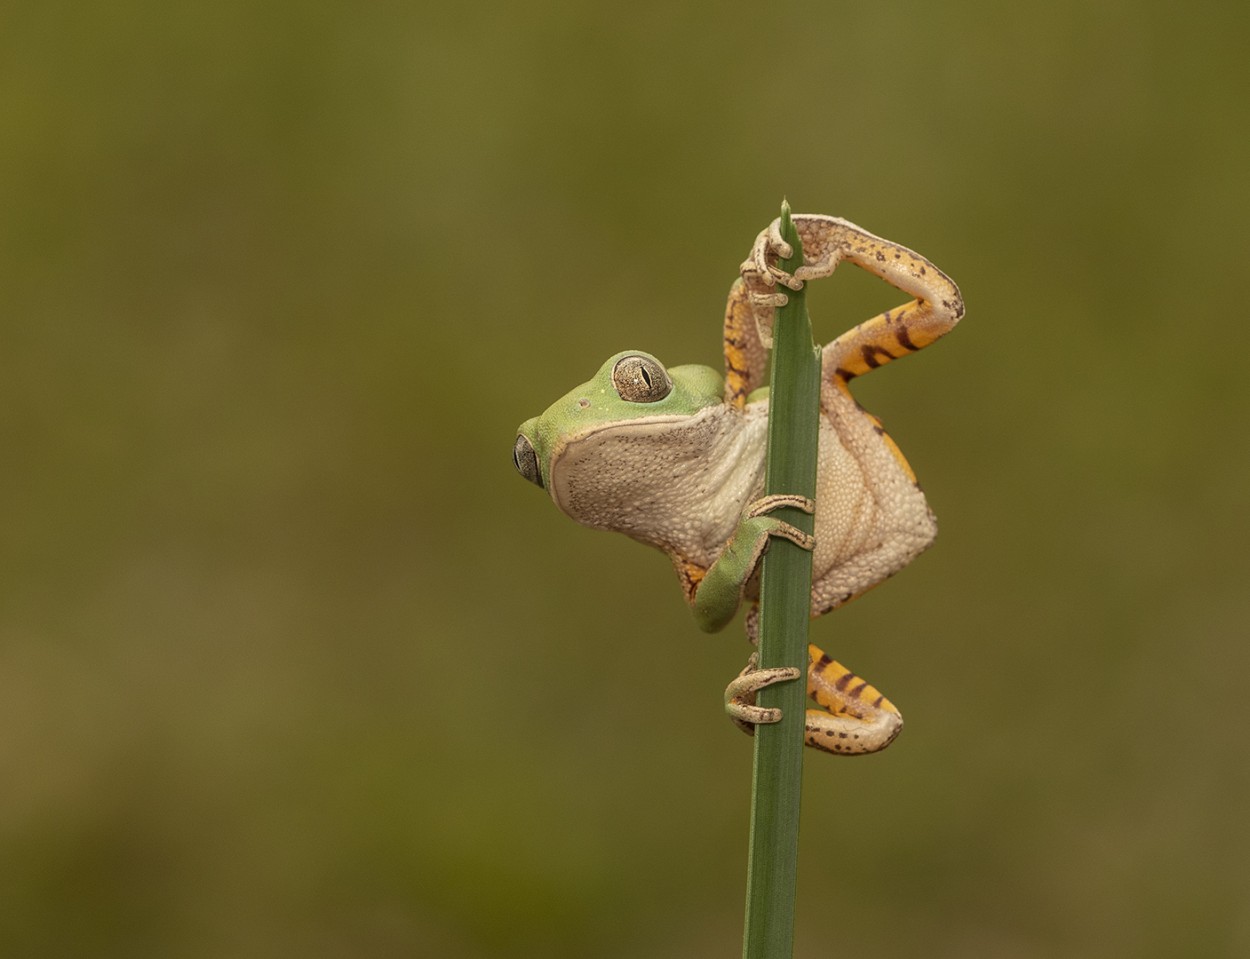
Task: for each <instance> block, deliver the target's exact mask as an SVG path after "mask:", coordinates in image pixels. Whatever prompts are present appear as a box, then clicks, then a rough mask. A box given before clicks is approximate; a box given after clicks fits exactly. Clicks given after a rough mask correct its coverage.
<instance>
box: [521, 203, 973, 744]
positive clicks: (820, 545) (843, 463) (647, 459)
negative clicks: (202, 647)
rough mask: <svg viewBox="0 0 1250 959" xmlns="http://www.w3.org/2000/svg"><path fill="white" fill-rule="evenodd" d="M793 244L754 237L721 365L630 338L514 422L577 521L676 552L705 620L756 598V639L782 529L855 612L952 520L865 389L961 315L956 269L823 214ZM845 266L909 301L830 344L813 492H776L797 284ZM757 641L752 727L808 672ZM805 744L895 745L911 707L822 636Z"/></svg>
mask: <svg viewBox="0 0 1250 959" xmlns="http://www.w3.org/2000/svg"><path fill="white" fill-rule="evenodd" d="M792 222H793V225H794V229H795V231H796V233H797V238H798V241H799V243H800V245H801V247H802V262H801V265H800V266H797V267H796V268H795V269H794V270H793V273H789V272H786V270H784V269H783V268H782V266H781V263H782V261H784V260H786V259H788V258H790V257H792V256H793V253H794V250H793V249H792V247H791V246H790V244H788V243H787V242H786V241H785V240H784V239H783V237H782V234H781V221H780V219H777V220H774V221H773V222H772V223H771V224H770V225H769V226H768V227H766V228H765V229H764V230H763V231H761V232H760V234H759V235H758V236H757V237H756V239H755V241H754V243H753V244H752V246H751V250H750V254H749V255H748V257H747V259H746V260H745V262H743V264H742V265H741V267H740V269H739V276H738V278H737V279H736V280H735V281H734V283H733V285H732V286H731V288H730V291H729V297H728V302H727V304H726V307H725V315H724V325H723V352H724V369H723V372H721V371H718V370H715V369H712V368H711V367H708V366H702V365H678V366H671V367H670V366H665V365H664V364H663V363H662V362H661V361H660V360H659V359H658V358H657V357H655V356H654V355H652V354H650V353H647V352H643V351H641V350H625V351H623V352H620V353H617V354H615V355H613V356H612V357H610V358H609V359H608V360H607V361H606V362H605V363H603V365H602V366H600V367H599V369H598V371H597V372H596V373H595V375H594V376H592V377H591V378H590V379H589V380H588V381H587V382H585V383H583V384H581V385H580V386H577V387H575V388H574V389H572V390H571V391H570V392H568V393H566V394H565V395H564V396H563V397H561V398H560V399H558V400H557V401H556V402H555V403H553V404H552V405H551V406H550V407H548V409H547V410H546V411H545V412H544V413H542V414H541V415H539V416H536V417H533V418H531V419H528V420H526V421H525V422H524V423H522V424H521V426H520V427H519V429H518V430H517V435H516V439H515V441H514V444H513V454H512V455H513V464H514V466H515V468H516V470H517V471H518V472H519V473H520V475H521V476H522V477H524V478H525V479H526V480H528V481H529V482H531V483H533V484H534V485H535V486H538V487H540V488H541V489H543V490H545V491H546V492H547V494H548V495H550V497H551V499H552V501H553V502H554V503H555V505H556V507H557V508H558V509H559V510H560V511H561V512H563V513H565V514H566V515H568V516H569V517H571V518H572V519H574V520H576V521H577V522H579V523H581V524H583V525H585V526H589V527H592V528H597V529H604V530H612V531H616V532H619V533H624V534H625V535H626V536H629V537H630V538H632V539H634V540H637V541H639V542H642V543H644V544H646V545H648V546H651V547H655V548H657V549H659V550H660V551H661V552H663V553H665V554H666V555H667V556H668V557H669V559H670V561H671V562H672V565H673V568H674V571H675V572H676V574H677V578H678V580H679V581H680V584H681V588H682V592H683V595H684V596H685V599H686V602H687V603H688V604H689V606H690V608H691V610H692V612H693V615H694V619H695V621H696V623H697V624H698V626H699V627H700V628H701V629H703V630H705V631H707V632H717V631H719V630H721V629H723V628H724V627H725V626H726V625H727V624H728V623H729V622H730V621H731V620H732V619H733V618H734V617H735V616H736V615H737V613H738V611H739V609H740V608H741V607H742V606H743V605H746V606H747V607H748V611H747V615H746V617H745V624H746V632H747V637H748V639H749V641H750V642H751V644H752V645H757V639H758V628H759V627H758V623H759V605H758V603H759V577H758V569H759V564H760V559H761V557H762V556H763V554H764V553H765V552H766V550H767V549H768V546H769V543H770V542H771V541H772V540H773V539H776V538H784V539H787V540H789V541H791V542H793V543H796V544H797V545H799V546H800V547H802V548H804V549H807V550H810V551H811V553H812V590H811V615H812V617H819V616H823V615H824V614H826V613H828V612H831V611H832V610H835V609H838V608H839V607H841V606H844V605H845V604H847V603H848V602H850V601H852V600H853V599H855V598H857V597H859V596H862V595H863V594H864V593H865V592H867V591H868V590H870V589H872V588H873V587H875V586H877V585H879V584H880V583H881V582H883V581H884V580H886V579H887V578H889V577H891V576H893V575H894V574H895V573H897V572H898V571H899V570H901V569H902V568H903V567H905V566H907V565H908V564H909V563H910V562H911V561H912V560H913V559H915V558H916V557H917V556H918V555H919V554H920V553H921V552H923V551H924V550H925V549H927V548H928V547H929V546H930V544H931V543H932V542H933V540H934V537H935V536H936V534H937V524H936V519H935V517H934V514H933V511H932V509H930V507H929V505H928V502H927V500H926V497H925V494H924V491H923V490H922V488H921V486H920V483H919V482H918V481H917V479H916V474H915V472H914V471H913V470H912V468H911V466H910V465H909V464H908V462H907V459H906V458H905V457H904V456H903V453H902V451H901V450H900V449H899V447H898V445H897V444H896V443H895V442H894V440H893V439H892V438H891V437H890V435H889V434H888V433H887V432H886V431H885V428H884V427H883V426H882V424H881V421H880V419H878V418H877V417H876V416H874V415H873V414H871V413H869V412H868V411H867V410H866V409H865V408H864V407H863V406H861V405H860V404H859V403H858V402H857V401H856V399H855V398H854V396H853V395H852V392H851V383H852V381H853V380H855V379H856V378H857V377H860V376H863V375H864V374H866V373H870V372H872V371H874V370H877V369H880V368H881V367H883V366H886V365H887V364H889V363H890V362H892V361H894V360H896V359H900V358H901V357H903V356H907V355H908V354H911V353H915V352H918V351H919V350H922V349H924V348H925V347H926V346H929V345H930V344H932V343H933V342H935V341H936V340H937V339H939V338H940V337H942V336H944V335H945V334H946V333H948V332H949V331H950V330H951V329H953V328H954V326H955V325H956V324H957V323H958V322H959V320H960V319H961V318H962V317H963V314H964V305H963V298H962V296H961V294H960V292H959V288H958V287H957V286H956V284H955V283H954V281H953V280H951V278H950V277H949V276H947V275H946V274H945V273H943V272H942V271H941V270H940V269H938V268H937V267H936V266H935V265H934V264H933V263H931V262H930V261H929V260H927V259H926V258H925V257H923V256H921V255H920V254H918V253H915V252H913V251H912V250H910V249H908V248H906V247H904V246H901V245H899V244H897V243H894V242H892V241H890V240H886V239H883V238H882V237H879V236H876V235H874V234H872V233H869V232H868V231H867V230H864V229H862V228H860V227H858V226H856V225H855V224H853V223H851V222H849V221H847V220H844V219H841V218H839V217H835V216H829V215H825V214H795V215H793V217H792ZM843 262H849V263H851V264H852V265H854V266H856V267H858V268H859V269H862V270H865V271H866V272H868V273H870V274H872V275H874V276H876V277H878V278H880V279H881V280H883V281H885V282H886V283H887V284H889V285H891V286H893V287H894V288H896V289H897V290H899V291H900V292H901V293H903V294H905V295H906V296H907V297H910V299H909V300H908V301H907V302H905V303H903V304H902V305H901V306H898V307H895V308H893V309H889V310H886V311H885V312H883V313H880V314H878V315H877V316H874V317H872V318H870V319H868V320H865V321H864V322H862V323H860V324H859V325H857V326H855V327H854V328H852V329H850V330H849V331H847V332H845V333H842V334H841V335H840V336H838V337H837V338H836V339H834V340H832V341H831V342H829V343H827V344H826V345H824V346H823V347H821V385H820V417H819V443H818V466H817V481H816V495H815V498H814V500H813V499H809V498H807V497H803V496H796V495H788V494H779V495H771V496H767V495H765V494H764V492H763V489H764V473H765V457H766V446H767V431H768V407H769V400H768V386H767V382H768V375H769V369H768V364H769V353H770V350H771V347H772V327H773V321H774V319H775V316H776V310H777V309H778V308H779V307H781V306H784V305H785V304H786V303H787V302H788V297H787V294H786V291H798V290H801V289H803V287H804V285H805V284H806V283H808V282H810V281H813V280H818V279H822V278H824V277H827V276H830V275H831V274H832V273H833V272H834V270H835V268H836V267H837V266H838V265H840V264H841V263H843ZM781 507H797V508H798V509H801V510H803V511H805V512H808V513H812V514H813V525H814V532H813V533H812V534H807V533H804V532H802V531H801V530H799V529H798V528H797V527H795V526H794V525H792V524H790V523H787V522H785V520H784V519H782V518H780V517H778V516H776V515H773V514H775V513H776V512H777V511H778V510H779V509H780V508H781ZM758 663H759V660H758V654H757V653H754V652H753V653H751V655H750V657H749V659H748V662H747V665H746V667H745V668H744V669H743V670H742V672H741V673H739V675H738V676H737V677H735V678H734V679H733V680H732V681H731V682H730V683H729V685H728V687H727V688H726V690H725V695H724V706H725V710H726V712H727V713H728V714H729V717H730V719H732V720H733V722H734V723H735V724H736V725H737V726H739V727H740V728H741V729H743V730H744V731H745V732H748V733H751V732H753V731H754V729H755V727H756V726H758V725H759V724H763V723H773V722H778V721H779V720H780V718H781V713H780V710H778V709H769V708H764V707H761V706H759V705H757V703H756V697H757V694H758V692H759V690H761V689H763V688H765V687H766V686H769V685H771V684H773V683H777V682H786V681H792V680H796V679H799V678H800V676H801V673H800V672H799V671H798V670H796V669H794V668H786V667H774V668H767V669H764V668H760V667H759V665H758ZM806 673H807V691H808V695H809V697H810V698H811V700H812V701H814V706H813V707H812V708H808V709H807V710H806V716H805V722H804V743H805V744H806V745H808V746H811V747H813V748H815V749H817V750H820V751H823V752H826V753H831V754H835V755H865V754H869V753H875V752H878V751H880V750H882V749H884V748H885V747H887V746H889V745H890V743H892V742H893V741H894V740H895V738H896V737H897V736H898V734H899V732H900V730H901V729H902V725H903V718H902V714H901V713H900V712H899V710H898V708H897V707H896V706H895V705H894V704H893V703H892V702H891V701H890V700H889V699H887V698H886V697H885V696H884V695H883V694H882V693H881V692H880V691H879V690H878V689H877V688H876V687H875V686H873V685H872V684H871V683H869V682H868V681H867V680H865V679H863V678H862V677H860V676H858V675H857V674H855V673H853V672H852V671H851V670H850V669H848V668H847V667H845V666H843V665H842V664H841V663H840V662H838V661H837V660H835V659H833V658H831V657H830V656H829V655H827V654H826V653H825V652H824V651H823V650H821V649H820V648H819V647H818V646H816V645H815V644H811V645H809V647H808V665H807V670H806Z"/></svg>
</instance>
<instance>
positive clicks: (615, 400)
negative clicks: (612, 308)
mask: <svg viewBox="0 0 1250 959" xmlns="http://www.w3.org/2000/svg"><path fill="white" fill-rule="evenodd" d="M723 388H724V383H723V382H722V380H721V377H720V374H719V373H717V372H716V371H715V370H712V369H709V368H708V367H706V366H675V367H673V368H672V369H665V368H664V365H663V364H662V363H661V362H660V361H659V360H657V359H656V358H655V357H654V356H652V355H651V354H649V353H641V352H639V351H638V350H627V351H625V352H624V353H618V354H616V356H614V357H612V358H611V359H610V360H608V361H607V362H606V363H604V364H603V366H601V367H600V368H599V372H598V373H596V374H595V375H594V377H593V378H592V379H591V380H590V381H589V382H588V383H583V384H582V385H581V386H579V387H577V388H576V389H574V390H572V391H571V392H569V393H567V394H566V395H565V396H563V397H561V398H560V399H559V400H557V401H556V402H555V403H553V404H552V405H551V406H550V407H548V409H547V411H546V412H545V413H543V414H542V415H541V416H536V417H534V418H533V419H529V420H526V421H525V422H524V423H522V424H521V427H520V429H519V430H518V431H517V438H516V444H515V445H514V446H513V448H512V459H513V462H514V463H515V464H516V468H517V472H519V473H520V474H521V475H522V476H524V477H525V478H526V479H527V480H529V481H530V482H531V483H534V484H536V485H538V486H541V487H543V488H545V489H547V490H549V491H550V492H551V495H552V498H553V499H555V500H556V503H557V504H558V505H561V506H562V507H563V506H565V504H566V502H567V500H566V497H565V496H564V495H563V494H562V493H561V489H562V487H563V483H562V469H561V467H562V465H563V464H567V463H569V462H570V461H573V460H576V461H578V462H579V463H582V464H584V463H585V462H586V461H587V459H588V458H589V459H594V458H595V457H596V456H598V455H600V454H598V453H597V452H596V450H599V449H602V448H603V447H604V446H605V444H603V443H602V440H603V439H604V438H606V437H608V436H613V437H617V438H621V437H623V436H628V437H630V439H631V440H635V441H636V442H633V443H630V444H628V445H631V446H635V447H637V450H638V454H637V455H638V457H639V459H638V461H637V462H636V463H634V464H621V463H619V462H616V463H614V464H603V465H604V468H605V469H610V468H613V466H615V468H618V469H619V468H621V467H622V466H629V465H633V466H635V467H638V468H643V467H645V462H644V459H645V456H646V448H647V446H648V442H647V441H648V439H649V438H655V437H658V436H661V435H663V434H664V433H666V432H668V431H671V430H672V428H673V427H674V425H675V424H681V423H684V422H686V421H688V420H689V418H690V417H691V416H693V415H695V414H696V413H699V412H701V411H703V410H706V409H708V408H709V407H719V406H721V405H723V402H724V401H723V399H722V391H723ZM617 449H618V450H619V444H617ZM618 459H619V457H618Z"/></svg>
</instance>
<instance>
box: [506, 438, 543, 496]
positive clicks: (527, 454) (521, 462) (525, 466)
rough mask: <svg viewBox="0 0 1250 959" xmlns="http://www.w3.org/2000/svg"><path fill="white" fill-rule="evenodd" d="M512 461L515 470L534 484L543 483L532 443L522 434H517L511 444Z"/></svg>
mask: <svg viewBox="0 0 1250 959" xmlns="http://www.w3.org/2000/svg"><path fill="white" fill-rule="evenodd" d="M512 462H513V463H515V464H516V471H517V472H518V473H520V474H521V475H522V476H524V477H525V478H526V479H527V480H529V481H530V482H531V483H533V484H534V485H535V486H542V485H543V474H542V470H540V469H539V468H538V456H537V454H535V453H534V447H533V445H532V444H531V443H530V441H529V440H527V439H526V438H525V436H524V435H523V434H518V435H517V438H516V442H515V443H514V444H513V445H512Z"/></svg>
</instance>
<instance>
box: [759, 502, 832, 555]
mask: <svg viewBox="0 0 1250 959" xmlns="http://www.w3.org/2000/svg"><path fill="white" fill-rule="evenodd" d="M786 506H789V507H793V508H794V509H797V510H801V511H802V512H804V513H807V514H808V515H809V516H810V515H811V514H813V513H815V512H816V501H815V500H812V499H808V498H807V497H806V496H797V495H795V494H793V493H771V494H769V495H768V496H761V497H760V498H759V499H757V500H755V501H754V502H752V503H749V504H747V509H746V513H745V516H746V517H747V518H748V519H755V518H756V517H759V516H764V515H765V514H767V513H771V512H772V511H773V510H776V509H782V508H783V507H786ZM768 535H769V536H780V537H781V538H782V539H788V540H789V541H790V542H791V543H793V544H794V545H795V546H798V547H800V548H802V549H806V550H813V549H815V548H816V537H814V536H812V534H811V533H805V532H803V531H802V530H801V529H799V528H798V527H797V526H791V525H790V524H789V523H787V522H785V521H783V520H772V521H771V525H770V528H769V530H768Z"/></svg>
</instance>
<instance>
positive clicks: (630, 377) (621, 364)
mask: <svg viewBox="0 0 1250 959" xmlns="http://www.w3.org/2000/svg"><path fill="white" fill-rule="evenodd" d="M612 385H613V386H615V387H616V392H618V393H619V394H620V395H621V399H623V400H627V401H628V402H630V403H655V402H657V401H658V400H662V399H664V397H666V396H668V394H669V393H670V392H672V389H673V381H672V380H670V379H669V378H668V372H667V371H666V370H665V369H664V367H662V366H661V365H660V364H659V363H657V362H656V361H655V360H653V359H651V357H649V356H637V355H633V356H622V357H621V358H620V359H619V360H617V361H616V366H614V367H612Z"/></svg>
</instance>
